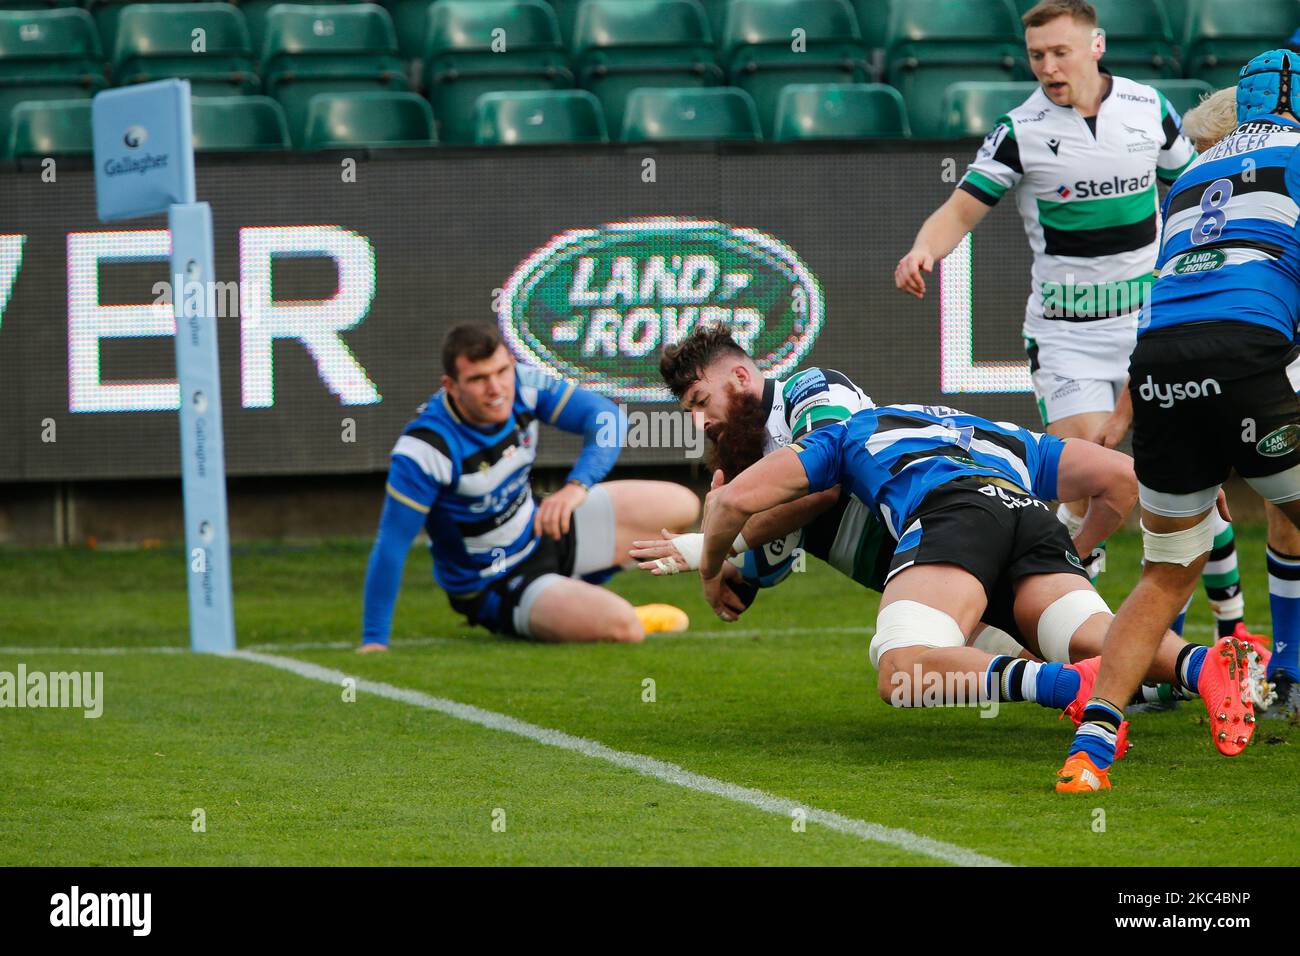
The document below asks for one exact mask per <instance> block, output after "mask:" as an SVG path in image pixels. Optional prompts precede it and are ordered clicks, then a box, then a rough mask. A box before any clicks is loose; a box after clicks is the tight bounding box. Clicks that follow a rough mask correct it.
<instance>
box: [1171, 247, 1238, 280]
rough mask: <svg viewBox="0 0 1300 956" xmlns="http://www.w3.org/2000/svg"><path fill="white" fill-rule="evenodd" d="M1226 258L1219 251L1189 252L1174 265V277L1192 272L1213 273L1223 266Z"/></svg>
mask: <svg viewBox="0 0 1300 956" xmlns="http://www.w3.org/2000/svg"><path fill="white" fill-rule="evenodd" d="M1227 258H1228V257H1227V256H1226V255H1225V254H1224V253H1223V251H1222V250H1221V249H1204V250H1201V251H1199V252H1189V253H1186V254H1185V255H1183V256H1182V257H1181V258H1179V260H1178V262H1177V263H1176V264H1175V265H1174V273H1175V274H1176V275H1180V276H1185V275H1187V274H1189V273H1193V272H1213V271H1214V270H1215V269H1217V268H1219V266H1221V265H1223V263H1224V261H1225V260H1226V259H1227Z"/></svg>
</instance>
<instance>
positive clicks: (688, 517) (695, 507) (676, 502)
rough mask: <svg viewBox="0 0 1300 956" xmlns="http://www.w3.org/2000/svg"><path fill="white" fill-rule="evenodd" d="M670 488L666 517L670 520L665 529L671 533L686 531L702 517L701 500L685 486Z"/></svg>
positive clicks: (666, 497)
mask: <svg viewBox="0 0 1300 956" xmlns="http://www.w3.org/2000/svg"><path fill="white" fill-rule="evenodd" d="M668 487H669V488H670V489H671V491H670V492H668V494H666V495H665V501H664V516H665V517H666V518H668V519H669V520H668V521H667V522H666V523H665V524H664V527H666V528H667V529H668V530H669V531H685V530H686V529H687V528H689V527H691V526H693V525H694V524H695V521H696V519H697V518H699V516H700V499H699V498H698V497H697V496H696V494H695V492H693V491H691V489H689V488H687V487H685V486H683V485H669V486H668Z"/></svg>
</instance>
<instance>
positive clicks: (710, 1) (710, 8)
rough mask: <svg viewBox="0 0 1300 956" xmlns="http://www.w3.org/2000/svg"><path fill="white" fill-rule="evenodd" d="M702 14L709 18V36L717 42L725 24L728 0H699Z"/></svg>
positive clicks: (720, 37)
mask: <svg viewBox="0 0 1300 956" xmlns="http://www.w3.org/2000/svg"><path fill="white" fill-rule="evenodd" d="M700 3H701V5H702V6H703V7H704V15H705V16H707V17H708V18H709V36H711V37H713V42H714V43H717V42H718V41H719V40H721V39H722V31H723V29H725V27H726V25H727V4H728V3H730V0H700Z"/></svg>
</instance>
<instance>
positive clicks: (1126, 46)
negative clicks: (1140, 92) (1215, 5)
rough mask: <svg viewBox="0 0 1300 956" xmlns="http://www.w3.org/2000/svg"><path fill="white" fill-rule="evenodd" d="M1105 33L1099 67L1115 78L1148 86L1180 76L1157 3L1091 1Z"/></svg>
mask: <svg viewBox="0 0 1300 956" xmlns="http://www.w3.org/2000/svg"><path fill="white" fill-rule="evenodd" d="M1092 3H1093V6H1094V7H1096V8H1097V22H1098V23H1099V24H1100V25H1101V27H1102V29H1104V30H1105V31H1106V53H1105V54H1104V55H1103V56H1102V60H1101V63H1102V66H1104V67H1105V68H1106V69H1108V70H1110V71H1111V72H1112V73H1114V74H1115V75H1117V76H1126V77H1128V78H1130V79H1134V80H1139V81H1141V82H1144V83H1145V82H1148V81H1150V80H1158V79H1166V78H1173V77H1179V76H1182V69H1181V67H1179V65H1178V58H1177V57H1176V56H1175V55H1174V37H1173V34H1172V33H1171V32H1170V30H1169V21H1168V19H1167V18H1166V17H1165V11H1164V7H1162V6H1161V5H1160V3H1159V0H1092Z"/></svg>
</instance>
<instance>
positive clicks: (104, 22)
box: [81, 0, 178, 56]
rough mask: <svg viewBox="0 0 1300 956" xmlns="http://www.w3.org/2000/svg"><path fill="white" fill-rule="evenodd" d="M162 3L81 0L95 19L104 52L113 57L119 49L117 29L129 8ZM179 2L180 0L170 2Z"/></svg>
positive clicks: (126, 0)
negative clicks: (114, 52)
mask: <svg viewBox="0 0 1300 956" xmlns="http://www.w3.org/2000/svg"><path fill="white" fill-rule="evenodd" d="M154 2H162V0H81V3H82V5H83V6H84V7H85V8H86V10H87V11H89V12H90V14H91V16H92V17H94V19H95V29H96V30H97V31H98V33H99V39H100V42H101V43H102V44H103V47H104V52H105V53H106V54H108V55H109V56H112V54H113V51H114V50H115V49H117V27H118V23H119V22H120V21H121V19H122V14H124V13H125V12H126V11H127V9H128V8H129V7H133V6H139V5H141V4H150V3H154ZM168 2H172V3H175V2H178V0H168Z"/></svg>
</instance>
